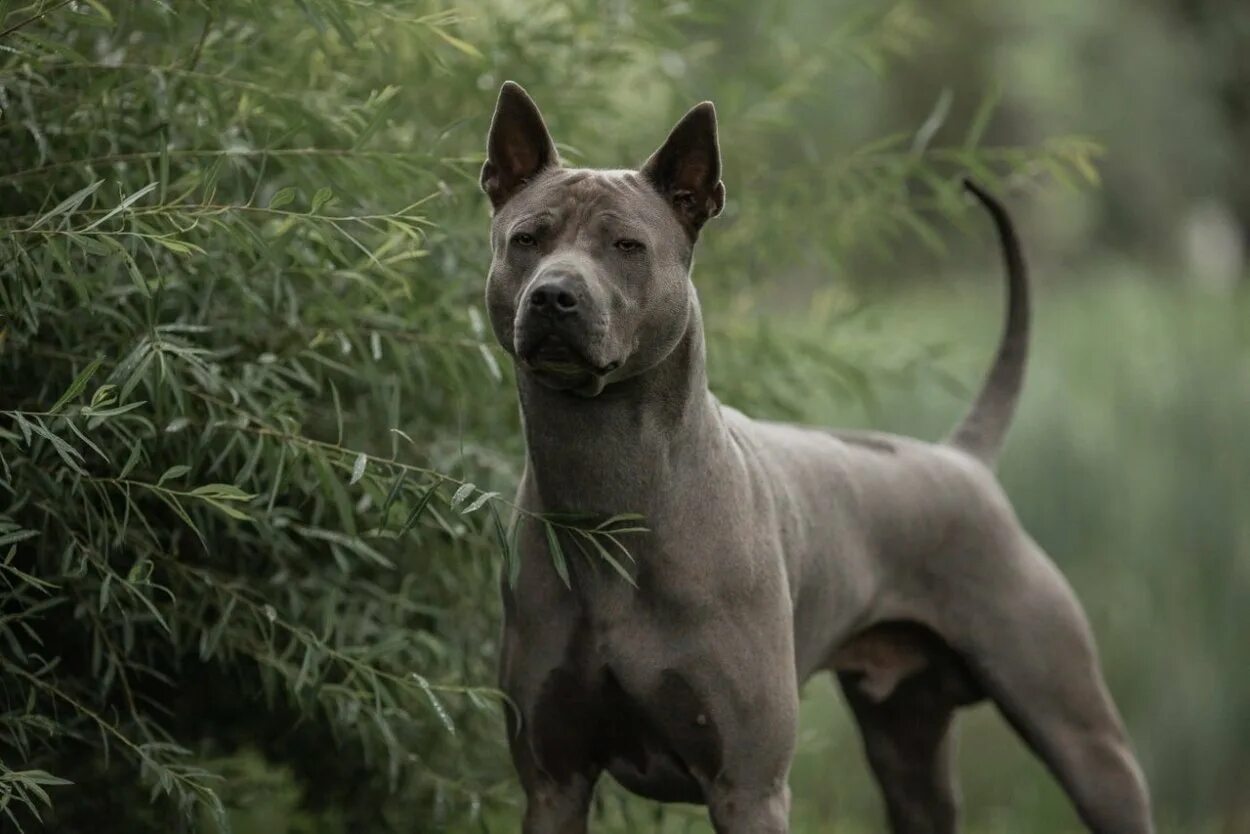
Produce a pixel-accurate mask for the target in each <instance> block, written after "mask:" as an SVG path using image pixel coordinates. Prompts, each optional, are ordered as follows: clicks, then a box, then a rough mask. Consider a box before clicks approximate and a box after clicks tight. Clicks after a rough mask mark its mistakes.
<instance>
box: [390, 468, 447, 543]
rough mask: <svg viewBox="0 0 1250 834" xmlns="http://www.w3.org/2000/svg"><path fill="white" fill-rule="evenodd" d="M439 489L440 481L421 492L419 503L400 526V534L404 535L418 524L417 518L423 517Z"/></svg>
mask: <svg viewBox="0 0 1250 834" xmlns="http://www.w3.org/2000/svg"><path fill="white" fill-rule="evenodd" d="M437 491H438V481H435V482H434V483H432V484H430V486H429V487H428V488H427V489H426V490H425V492H423V493H422V494H421V497H420V498H419V499H418V500H417V505H416V506H415V507H413V508H412V512H410V513H408V518H407V519H405V520H404V526H403V527H401V528H399V535H400V536H402V535H404V534H405V533H407V532H408V531H409V530H411V529H412V528H413V526H414V525H416V523H417V520H418V519H420V518H421V513H422V512H424V511H425V508H426V507H428V506H429V504H430V499H432V498H433V497H434V493H435V492H437Z"/></svg>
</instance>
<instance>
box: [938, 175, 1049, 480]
mask: <svg viewBox="0 0 1250 834" xmlns="http://www.w3.org/2000/svg"><path fill="white" fill-rule="evenodd" d="M964 187H965V188H967V189H968V190H969V191H971V192H972V193H973V194H974V195H975V196H976V198H977V199H978V200H980V201H981V204H982V205H983V206H985V208H986V210H988V211H989V213H990V217H992V218H993V220H994V226H995V227H996V228H997V229H998V238H999V242H1000V243H1001V245H1002V249H1003V260H1004V262H1005V263H1006V267H1007V320H1006V322H1005V324H1004V325H1003V335H1002V337H1001V339H1000V340H999V343H998V353H997V355H996V356H995V357H994V365H993V367H991V368H990V371H989V373H988V374H986V377H985V382H984V383H982V385H981V391H980V393H978V394H977V398H976V399H975V400H974V401H973V403H972V408H971V409H969V410H968V414H967V415H966V416H965V417H964V419H963V420H962V421H961V422H960V423H959V425H958V426H956V427H955V430H954V431H952V432H951V434H950V437H949V438H948V439H947V443H949V444H950V445H952V446H954V447H956V448H958V449H962V450H964V451H965V452H967V453H968V454H970V455H972V456H973V457H975V458H977V459H978V460H980V461H981V462H983V463H985V464H986V465H987V466H993V464H994V460H995V458H997V457H998V452H999V450H1000V449H1001V448H1002V445H1003V439H1004V438H1005V437H1006V435H1007V427H1008V426H1009V425H1010V424H1011V417H1012V415H1013V414H1014V413H1015V410H1016V401H1017V400H1018V399H1019V397H1020V387H1021V384H1022V383H1023V381H1024V368H1025V365H1026V364H1027V363H1028V354H1029V317H1030V314H1029V278H1028V272H1027V270H1026V269H1025V265H1024V255H1023V254H1022V253H1021V251H1020V241H1019V239H1018V238H1017V237H1016V230H1015V227H1014V226H1013V225H1012V222H1011V216H1010V215H1009V214H1007V209H1005V208H1003V205H1002V203H1000V202H998V200H996V199H995V198H994V197H993V196H991V195H990V194H989V193H988V192H987V191H985V189H983V188H982V187H981V186H979V185H977V184H976V183H975V182H973V181H972V180H968V179H965V180H964Z"/></svg>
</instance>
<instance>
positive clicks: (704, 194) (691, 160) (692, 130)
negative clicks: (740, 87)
mask: <svg viewBox="0 0 1250 834" xmlns="http://www.w3.org/2000/svg"><path fill="white" fill-rule="evenodd" d="M642 175H643V176H644V177H646V178H647V179H648V180H649V181H650V182H651V184H652V185H654V186H655V188H656V190H657V191H659V192H660V193H661V194H662V195H664V197H666V198H667V199H668V201H669V204H670V205H672V207H673V210H674V211H675V212H677V216H678V218H679V219H680V220H681V222H682V225H684V226H685V227H686V231H687V232H689V233H690V237H691V238H692V239H693V238H695V237H697V236H698V234H699V229H700V228H702V227H703V224H704V223H706V222H707V220H708V218H710V217H715V216H716V215H718V214H720V211H721V209H723V208H724V207H725V184H724V183H723V182H721V179H720V146H719V145H718V144H717V141H716V108H715V107H713V106H712V102H710V101H705V102H703V103H702V104H698V105H695V106H694V107H693V108H692V109H691V110H690V112H689V113H687V114H686V115H684V116H682V117H681V121H679V122H678V123H677V126H676V127H674V128H673V131H672V133H670V134H669V135H668V138H667V139H665V140H664V144H663V145H661V146H660V149H659V150H657V151H656V152H655V153H653V154H651V158H650V159H648V160H647V161H646V163H645V164H643V166H642Z"/></svg>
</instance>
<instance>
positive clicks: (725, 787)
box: [707, 778, 790, 834]
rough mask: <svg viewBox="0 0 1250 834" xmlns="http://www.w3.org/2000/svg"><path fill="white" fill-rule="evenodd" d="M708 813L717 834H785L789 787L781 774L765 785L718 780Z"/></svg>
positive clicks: (787, 826) (709, 799)
mask: <svg viewBox="0 0 1250 834" xmlns="http://www.w3.org/2000/svg"><path fill="white" fill-rule="evenodd" d="M707 799H708V813H709V815H710V816H711V817H712V825H713V826H714V827H715V828H716V832H717V834H786V832H787V831H789V830H790V828H789V822H788V820H789V817H790V789H789V787H787V785H786V781H785V779H784V778H782V779H781V780H780V781H779V782H777V781H771V782H769V783H766V784H764V785H736V784H729V783H726V784H719V783H718V784H716V785H714V786H713V787H712V789H711V790H710V791H709V792H708V798H707Z"/></svg>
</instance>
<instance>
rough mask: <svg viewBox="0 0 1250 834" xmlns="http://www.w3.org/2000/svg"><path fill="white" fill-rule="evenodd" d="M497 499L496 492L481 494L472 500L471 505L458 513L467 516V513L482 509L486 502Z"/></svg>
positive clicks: (497, 494)
mask: <svg viewBox="0 0 1250 834" xmlns="http://www.w3.org/2000/svg"><path fill="white" fill-rule="evenodd" d="M498 497H499V493H498V492H483V493H482V494H481V495H479V496H478V497H477V498H475V499H474V500H473V503H472V504H470V505H469V506H467V507H465V508H464V509H462V510H461V511H460V514H461V515H468V514H469V513H473V512H477V511H478V510H480V509H482V507H483V506H484V505H485V504H486V502H487V501H489V500H490V499H492V498H498Z"/></svg>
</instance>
